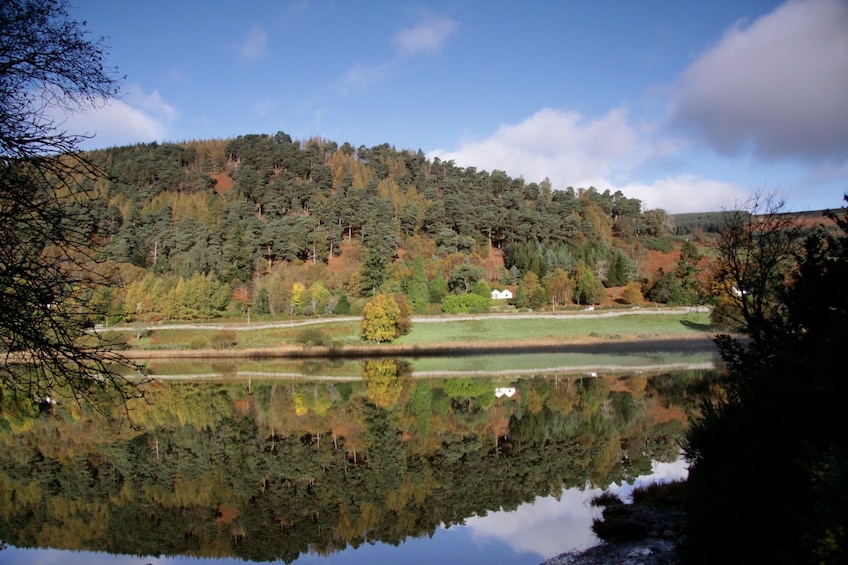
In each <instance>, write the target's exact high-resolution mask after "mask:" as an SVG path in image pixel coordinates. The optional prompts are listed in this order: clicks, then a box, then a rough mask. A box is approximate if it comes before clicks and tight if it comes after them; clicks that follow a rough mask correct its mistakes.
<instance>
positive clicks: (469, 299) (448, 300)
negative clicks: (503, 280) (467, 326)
mask: <svg viewBox="0 0 848 565" xmlns="http://www.w3.org/2000/svg"><path fill="white" fill-rule="evenodd" d="M491 307H492V298H491V297H486V296H480V295H479V294H449V295H448V296H445V299H444V300H443V301H442V312H444V313H445V314H477V313H482V312H488V311H489V309H491Z"/></svg>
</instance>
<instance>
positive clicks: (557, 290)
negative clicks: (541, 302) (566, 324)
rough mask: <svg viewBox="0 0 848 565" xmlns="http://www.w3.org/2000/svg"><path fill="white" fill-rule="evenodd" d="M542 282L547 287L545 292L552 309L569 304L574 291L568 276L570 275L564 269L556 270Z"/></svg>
mask: <svg viewBox="0 0 848 565" xmlns="http://www.w3.org/2000/svg"><path fill="white" fill-rule="evenodd" d="M542 282H543V283H544V285H545V290H546V291H547V294H548V299H549V300H550V302H551V307H552V308H556V307H558V306H563V305H565V304H568V303H569V301H570V300H571V294H572V291H573V283H572V282H571V277H569V276H568V273H567V272H566V271H565V270H564V269H556V270H555V271H554V272H552V273H548V274H547V275H545V278H544V280H543V281H542Z"/></svg>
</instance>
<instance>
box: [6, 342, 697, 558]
mask: <svg viewBox="0 0 848 565" xmlns="http://www.w3.org/2000/svg"><path fill="white" fill-rule="evenodd" d="M637 357H638V356H637ZM710 362H711V359H710V355H709V354H707V353H691V354H688V355H687V356H683V357H681V356H680V355H679V354H668V356H664V355H663V354H657V353H651V354H650V355H648V354H646V355H644V356H643V358H642V359H641V360H638V359H636V358H633V357H630V358H628V359H624V358H618V359H607V358H604V359H598V358H596V359H578V360H574V359H568V360H566V359H562V358H551V357H550V356H549V355H542V356H536V357H533V356H523V355H512V356H509V358H506V357H503V356H502V358H491V357H488V358H483V357H476V358H467V359H453V360H446V359H443V360H433V359H428V360H397V359H370V360H359V361H356V362H332V363H331V362H317V361H310V362H308V363H306V362H282V361H274V362H261V363H260V362H253V363H243V364H233V363H230V362H223V361H222V362H217V363H206V364H203V363H191V364H184V363H181V364H175V363H170V364H169V363H159V364H151V365H150V367H149V373H150V374H151V375H152V376H153V377H154V379H155V380H154V382H153V383H152V384H150V385H148V391H147V398H148V402H147V403H139V404H138V405H136V406H134V407H133V409H132V420H133V424H134V426H133V427H130V426H127V425H125V424H124V425H119V424H115V423H107V422H104V421H102V420H99V419H96V418H90V417H86V415H84V414H80V413H78V411H77V409H76V408H75V407H73V406H64V405H59V406H56V407H54V409H53V410H50V411H47V412H45V413H43V414H41V415H40V416H39V417H38V418H37V419H36V420H34V421H32V420H23V419H15V418H14V417H11V416H8V415H7V416H6V418H4V420H3V421H2V422H0V424H3V426H2V429H3V431H0V443H2V450H0V540H2V542H3V543H4V544H5V545H4V549H2V550H0V563H86V564H89V563H95V564H97V563H109V564H123V563H134V564H135V563H175V564H182V563H193V564H197V563H202V564H207V563H208V564H209V565H212V564H220V563H244V562H285V563H292V562H294V563H299V564H304V563H320V564H322V565H323V564H332V563H398V562H403V563H433V562H434V561H436V562H439V561H440V562H442V563H487V564H497V563H510V564H516V563H518V564H521V563H527V564H537V563H540V562H542V561H544V560H545V559H548V558H550V557H552V556H554V555H557V554H559V553H562V552H565V551H570V550H573V549H579V548H585V547H588V546H590V545H593V544H594V543H596V539H595V537H594V535H593V534H592V532H591V523H592V519H593V518H594V517H596V516H597V515H598V514H599V512H598V511H597V510H596V509H595V508H593V507H592V506H591V505H590V503H589V500H590V499H591V497H592V496H594V495H595V494H597V493H599V492H601V491H602V490H604V489H608V488H611V489H612V490H615V491H618V492H621V493H622V494H624V495H626V494H627V492H628V491H629V489H631V488H632V486H633V484H638V483H639V482H645V481H653V480H667V479H670V478H677V477H680V476H684V475H685V466H684V465H683V463H682V462H681V461H680V460H679V443H678V441H679V439H680V437H681V435H682V433H683V431H684V430H685V426H686V420H687V414H688V413H689V412H691V411H692V410H694V409H695V406H696V404H697V394H698V391H699V390H700V389H702V388H703V387H704V386H705V385H706V383H707V382H708V381H709V380H710V379H711V378H713V372H712V371H711V370H709V369H708V368H707V367H708V366H709V364H710ZM492 367H497V370H496V371H495V370H493V369H492ZM487 371H488V372H487Z"/></svg>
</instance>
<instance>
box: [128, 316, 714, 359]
mask: <svg viewBox="0 0 848 565" xmlns="http://www.w3.org/2000/svg"><path fill="white" fill-rule="evenodd" d="M113 335H114V336H115V339H116V340H119V341H121V342H122V343H124V344H125V345H126V347H127V348H129V349H135V350H171V351H173V350H210V349H213V350H218V351H224V352H226V351H238V350H247V349H266V348H273V347H302V348H304V349H308V348H311V347H313V346H328V347H333V348H340V347H344V348H354V347H355V348H363V349H367V348H368V347H370V346H371V344H368V343H367V342H364V341H362V339H361V338H360V337H359V322H358V321H355V320H346V321H331V320H330V321H327V322H324V323H317V324H313V325H309V326H298V327H273V328H272V327H264V328H263V329H257V330H251V329H246V328H245V326H244V325H241V326H238V328H236V327H226V326H224V327H221V328H216V329H202V328H184V329H164V328H163V329H156V328H152V329H149V330H147V331H145V332H143V335H142V337H141V338H140V339H137V338H136V335H135V332H130V331H124V332H114V333H113ZM709 335H711V332H710V326H709V313H708V312H687V313H676V314H655V313H645V312H641V313H640V314H639V315H636V314H625V315H621V316H616V317H602V316H585V317H578V316H557V317H546V318H534V317H529V316H515V317H514V318H497V317H479V318H476V319H451V318H450V317H446V318H439V319H438V321H435V320H434V321H419V322H416V323H415V324H414V325H413V328H412V331H411V332H410V333H409V334H407V335H405V336H401V337H400V338H398V339H397V340H395V342H394V344H396V345H398V346H406V347H409V346H434V345H440V344H454V345H464V344H490V345H491V346H492V347H506V346H508V345H510V344H517V345H526V344H534V343H539V344H552V343H554V344H560V343H589V342H616V341H632V340H656V339H668V338H670V339H686V338H690V337H707V336H709Z"/></svg>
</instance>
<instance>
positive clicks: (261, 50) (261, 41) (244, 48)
mask: <svg viewBox="0 0 848 565" xmlns="http://www.w3.org/2000/svg"><path fill="white" fill-rule="evenodd" d="M267 47H268V33H267V32H266V31H265V29H264V28H263V27H262V26H261V25H259V24H253V27H252V28H250V31H248V32H247V37H246V38H245V40H244V41H243V42H241V43H240V44H239V45H237V50H238V54H239V55H240V56H241V57H242V58H244V59H248V60H252V61H255V60H256V59H260V58H262V56H263V55H265V51H266V49H267Z"/></svg>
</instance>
